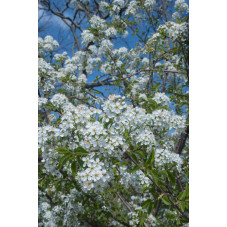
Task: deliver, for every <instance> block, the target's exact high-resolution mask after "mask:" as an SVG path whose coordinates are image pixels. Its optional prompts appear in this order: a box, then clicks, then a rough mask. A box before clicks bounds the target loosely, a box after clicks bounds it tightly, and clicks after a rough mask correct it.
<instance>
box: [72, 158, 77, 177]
mask: <svg viewBox="0 0 227 227" xmlns="http://www.w3.org/2000/svg"><path fill="white" fill-rule="evenodd" d="M71 170H72V174H73V176H74V177H75V176H76V173H77V167H76V162H75V161H73V162H72V164H71Z"/></svg>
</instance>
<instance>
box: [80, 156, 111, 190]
mask: <svg viewBox="0 0 227 227" xmlns="http://www.w3.org/2000/svg"><path fill="white" fill-rule="evenodd" d="M83 161H84V165H83V167H85V168H86V167H87V168H86V169H85V170H84V171H81V172H78V174H77V179H78V181H79V182H80V183H81V185H82V186H83V190H84V191H85V192H87V191H90V190H91V189H93V188H94V191H95V192H97V191H99V192H102V191H103V188H104V187H106V185H108V184H107V183H108V181H109V180H110V178H111V175H110V174H109V173H108V172H107V171H106V169H105V168H103V166H104V163H103V162H100V160H99V159H98V158H96V159H94V158H92V157H86V158H83Z"/></svg>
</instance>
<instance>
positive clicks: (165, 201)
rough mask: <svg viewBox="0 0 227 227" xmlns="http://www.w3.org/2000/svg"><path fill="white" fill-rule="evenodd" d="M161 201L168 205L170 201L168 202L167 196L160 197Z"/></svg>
mask: <svg viewBox="0 0 227 227" xmlns="http://www.w3.org/2000/svg"><path fill="white" fill-rule="evenodd" d="M162 201H163V203H165V204H166V205H170V202H169V200H168V198H167V196H163V197H162Z"/></svg>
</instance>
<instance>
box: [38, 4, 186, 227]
mask: <svg viewBox="0 0 227 227" xmlns="http://www.w3.org/2000/svg"><path fill="white" fill-rule="evenodd" d="M40 8H42V9H43V10H47V11H49V12H51V13H53V14H55V15H57V16H59V17H60V18H61V19H62V20H63V21H64V22H65V23H66V24H67V25H68V26H69V28H70V29H71V31H72V34H73V39H74V45H73V47H72V49H73V55H72V56H69V55H68V54H67V53H66V52H63V53H58V52H57V49H58V47H59V44H58V42H57V41H56V40H54V39H53V38H52V37H51V36H46V37H45V38H44V39H42V38H39V226H51V227H52V226H187V223H188V221H189V217H188V215H189V212H188V208H189V205H188V202H189V184H188V183H189V172H188V171H189V169H188V134H189V127H188V122H189V119H188V82H189V71H188V5H187V4H186V3H185V1H184V0H176V1H175V2H174V1H172V0H131V1H127V0H107V1H99V0H95V1H89V0H84V1H76V0H72V1H67V2H65V3H64V4H60V3H59V5H57V4H56V2H55V1H48V0H44V1H40ZM67 10H68V11H70V12H71V13H68V14H67V15H66V13H65V12H66V11H67ZM75 50H76V51H75Z"/></svg>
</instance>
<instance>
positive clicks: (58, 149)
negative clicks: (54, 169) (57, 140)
mask: <svg viewBox="0 0 227 227" xmlns="http://www.w3.org/2000/svg"><path fill="white" fill-rule="evenodd" d="M55 151H57V152H58V153H60V154H69V153H71V151H69V150H68V149H66V148H64V147H59V148H57V149H55Z"/></svg>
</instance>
